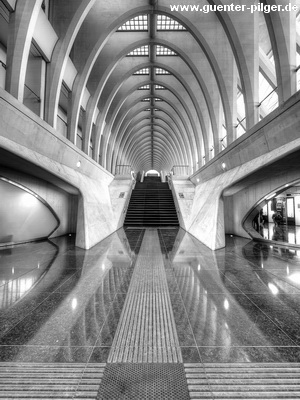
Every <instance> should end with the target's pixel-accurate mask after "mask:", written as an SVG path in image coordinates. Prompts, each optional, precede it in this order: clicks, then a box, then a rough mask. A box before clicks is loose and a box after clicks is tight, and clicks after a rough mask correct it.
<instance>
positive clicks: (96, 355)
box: [89, 346, 110, 363]
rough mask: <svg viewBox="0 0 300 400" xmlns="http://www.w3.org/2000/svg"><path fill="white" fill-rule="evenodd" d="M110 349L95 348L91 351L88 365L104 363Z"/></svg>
mask: <svg viewBox="0 0 300 400" xmlns="http://www.w3.org/2000/svg"><path fill="white" fill-rule="evenodd" d="M109 352H110V347H105V346H97V347H95V348H94V349H93V352H92V354H91V357H90V358H89V362H90V363H106V362H107V359H108V355H109Z"/></svg>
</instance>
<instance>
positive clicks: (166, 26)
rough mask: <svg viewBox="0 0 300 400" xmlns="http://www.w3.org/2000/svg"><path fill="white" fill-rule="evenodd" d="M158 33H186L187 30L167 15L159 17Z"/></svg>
mask: <svg viewBox="0 0 300 400" xmlns="http://www.w3.org/2000/svg"><path fill="white" fill-rule="evenodd" d="M157 30H158V31H186V28H185V27H184V26H183V25H181V24H180V23H179V22H177V21H175V20H174V19H172V18H170V17H167V16H166V15H158V16H157Z"/></svg>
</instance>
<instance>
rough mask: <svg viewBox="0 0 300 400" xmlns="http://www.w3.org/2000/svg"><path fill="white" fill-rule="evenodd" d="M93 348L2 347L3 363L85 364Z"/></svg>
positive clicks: (1, 358)
mask: <svg viewBox="0 0 300 400" xmlns="http://www.w3.org/2000/svg"><path fill="white" fill-rule="evenodd" d="M92 351H93V347H88V346H87V347H74V346H73V347H72V346H67V347H61V346H0V361H1V362H9V361H10V362H30V363H31V362H32V363H65V362H66V363H85V362H88V360H89V358H90V356H91V354H92Z"/></svg>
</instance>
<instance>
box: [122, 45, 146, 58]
mask: <svg viewBox="0 0 300 400" xmlns="http://www.w3.org/2000/svg"><path fill="white" fill-rule="evenodd" d="M148 55H149V46H148V45H147V46H141V47H138V48H137V49H134V50H132V51H131V52H130V53H128V54H127V57H135V56H148Z"/></svg>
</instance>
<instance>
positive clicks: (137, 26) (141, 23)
mask: <svg viewBox="0 0 300 400" xmlns="http://www.w3.org/2000/svg"><path fill="white" fill-rule="evenodd" d="M147 30H148V15H138V16H137V17H134V18H132V19H130V20H129V21H126V22H125V24H123V25H121V26H120V27H119V29H118V30H117V32H133V31H140V32H141V31H147Z"/></svg>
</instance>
